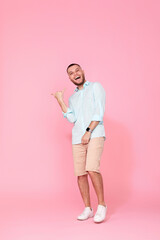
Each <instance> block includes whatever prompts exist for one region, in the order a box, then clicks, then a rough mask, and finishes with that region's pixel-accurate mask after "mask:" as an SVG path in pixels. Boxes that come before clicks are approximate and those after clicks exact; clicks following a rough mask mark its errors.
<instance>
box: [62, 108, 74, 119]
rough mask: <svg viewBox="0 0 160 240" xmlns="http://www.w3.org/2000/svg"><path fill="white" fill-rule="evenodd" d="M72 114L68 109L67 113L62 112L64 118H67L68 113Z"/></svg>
mask: <svg viewBox="0 0 160 240" xmlns="http://www.w3.org/2000/svg"><path fill="white" fill-rule="evenodd" d="M71 112H72V110H71V109H70V108H69V107H68V109H67V112H63V111H62V114H63V117H64V118H66V117H67V114H68V113H71Z"/></svg>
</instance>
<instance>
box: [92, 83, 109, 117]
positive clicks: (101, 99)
mask: <svg viewBox="0 0 160 240" xmlns="http://www.w3.org/2000/svg"><path fill="white" fill-rule="evenodd" d="M93 95H94V111H93V116H92V121H103V116H104V112H105V103H106V93H105V90H104V88H103V86H102V85H101V84H100V83H99V82H95V83H94V85H93Z"/></svg>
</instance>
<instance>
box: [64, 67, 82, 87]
mask: <svg viewBox="0 0 160 240" xmlns="http://www.w3.org/2000/svg"><path fill="white" fill-rule="evenodd" d="M68 76H69V79H70V80H71V81H72V82H73V83H74V84H75V85H77V86H79V85H83V83H84V82H85V76H84V71H83V70H82V68H81V67H79V66H78V65H73V66H71V67H69V68H68Z"/></svg>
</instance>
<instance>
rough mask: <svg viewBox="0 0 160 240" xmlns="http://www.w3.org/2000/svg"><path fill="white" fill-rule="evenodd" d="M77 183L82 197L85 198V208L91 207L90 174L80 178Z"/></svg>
mask: <svg viewBox="0 0 160 240" xmlns="http://www.w3.org/2000/svg"><path fill="white" fill-rule="evenodd" d="M77 182H78V186H79V190H80V193H81V196H82V198H83V201H84V204H85V207H91V204H90V195H89V184H88V174H85V175H82V176H78V177H77Z"/></svg>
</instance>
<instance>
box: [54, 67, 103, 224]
mask: <svg viewBox="0 0 160 240" xmlns="http://www.w3.org/2000/svg"><path fill="white" fill-rule="evenodd" d="M67 74H68V76H69V79H70V80H71V82H72V83H73V84H75V85H76V86H77V87H76V88H75V91H74V93H73V94H72V95H71V96H70V98H69V106H68V107H67V105H66V104H65V102H64V100H63V95H64V89H63V90H62V91H58V92H56V93H55V94H53V95H54V97H55V98H56V99H57V101H58V103H59V105H60V107H61V109H62V114H63V116H64V117H65V118H67V120H68V121H69V122H71V123H73V124H74V126H73V128H72V153H73V160H74V173H75V176H77V182H78V186H79V190H80V193H81V196H82V199H83V201H84V205H85V208H84V210H83V212H82V213H81V214H80V215H79V216H78V217H77V219H78V220H86V219H88V218H90V217H93V216H94V222H97V223H98V222H102V221H103V220H104V219H105V217H106V212H107V206H106V204H105V201H104V188H103V179H102V174H101V173H100V159H101V155H102V152H103V148H104V141H105V140H106V137H105V129H104V125H103V116H104V112H105V101H106V94H105V90H104V88H103V87H102V85H101V84H100V83H99V82H89V81H86V79H85V74H84V71H83V70H82V68H81V66H80V65H79V64H77V63H72V64H70V65H69V66H68V67H67ZM88 175H89V177H90V178H91V181H92V184H93V187H94V189H95V192H96V195H97V199H98V207H97V211H96V213H95V215H94V213H93V208H92V207H91V202H90V194H89V183H88Z"/></svg>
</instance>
